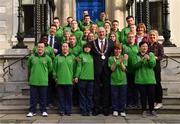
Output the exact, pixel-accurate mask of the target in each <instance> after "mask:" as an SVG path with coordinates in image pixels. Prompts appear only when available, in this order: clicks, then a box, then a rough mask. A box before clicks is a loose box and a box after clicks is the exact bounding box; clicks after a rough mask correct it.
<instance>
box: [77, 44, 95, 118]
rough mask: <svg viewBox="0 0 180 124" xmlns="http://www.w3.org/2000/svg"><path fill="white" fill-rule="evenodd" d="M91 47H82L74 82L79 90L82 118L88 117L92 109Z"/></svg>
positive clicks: (92, 72) (92, 63)
mask: <svg viewBox="0 0 180 124" xmlns="http://www.w3.org/2000/svg"><path fill="white" fill-rule="evenodd" d="M90 51H91V45H90V43H87V44H85V45H84V46H83V52H82V53H81V54H80V55H79V61H78V63H77V70H76V75H75V77H76V78H75V82H76V83H77V84H78V88H79V106H80V111H81V115H82V116H90V113H91V112H92V108H93V99H92V98H93V85H94V62H93V57H92V55H91V54H90Z"/></svg>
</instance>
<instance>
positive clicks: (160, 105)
mask: <svg viewBox="0 0 180 124" xmlns="http://www.w3.org/2000/svg"><path fill="white" fill-rule="evenodd" d="M162 107H163V104H162V103H158V104H157V105H156V106H155V107H154V109H160V108H162Z"/></svg>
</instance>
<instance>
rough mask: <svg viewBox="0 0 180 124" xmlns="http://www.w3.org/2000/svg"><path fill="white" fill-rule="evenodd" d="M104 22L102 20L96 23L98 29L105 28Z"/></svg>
mask: <svg viewBox="0 0 180 124" xmlns="http://www.w3.org/2000/svg"><path fill="white" fill-rule="evenodd" d="M104 23H105V22H104V21H102V20H100V19H98V20H97V21H96V24H97V26H98V27H104Z"/></svg>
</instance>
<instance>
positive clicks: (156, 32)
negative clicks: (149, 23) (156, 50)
mask: <svg viewBox="0 0 180 124" xmlns="http://www.w3.org/2000/svg"><path fill="white" fill-rule="evenodd" d="M148 34H149V35H150V34H154V35H156V38H158V37H159V33H158V31H157V30H150V31H149V33H148Z"/></svg>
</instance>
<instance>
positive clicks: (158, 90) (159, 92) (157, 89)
mask: <svg viewBox="0 0 180 124" xmlns="http://www.w3.org/2000/svg"><path fill="white" fill-rule="evenodd" d="M154 73H155V78H156V85H155V102H156V103H162V96H163V92H162V85H161V65H160V62H159V61H156V66H155V67H154Z"/></svg>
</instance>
